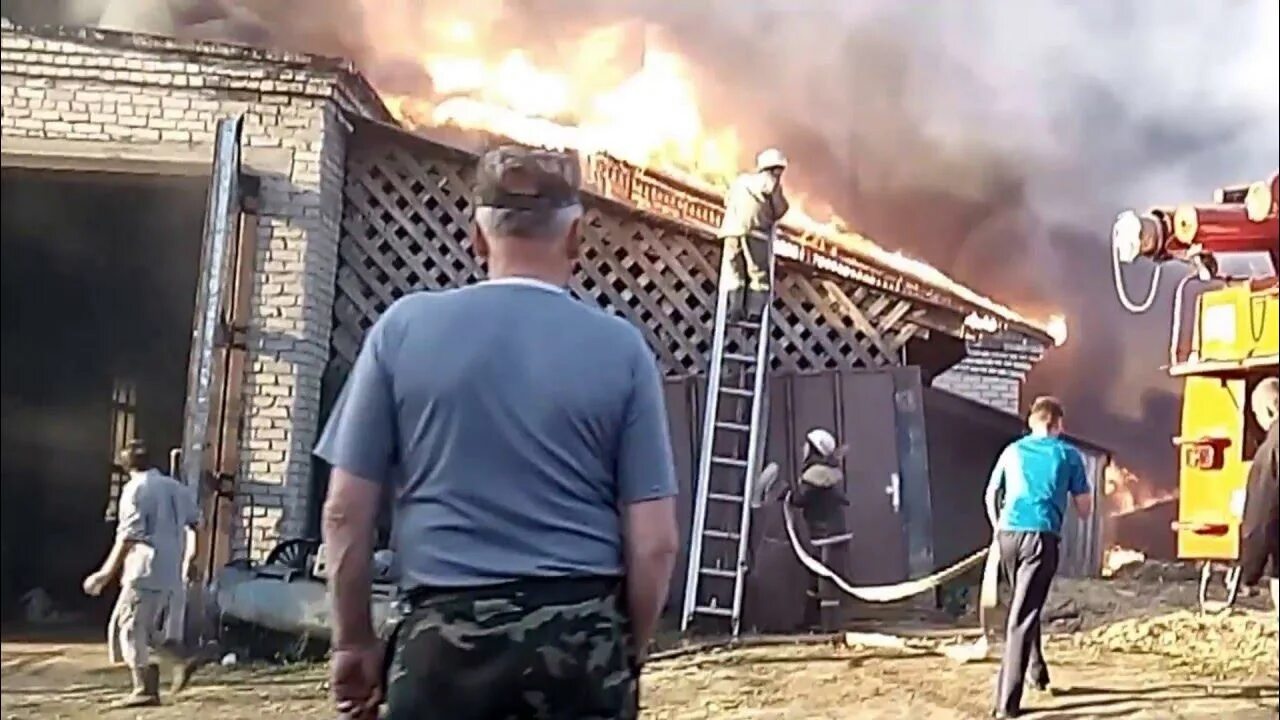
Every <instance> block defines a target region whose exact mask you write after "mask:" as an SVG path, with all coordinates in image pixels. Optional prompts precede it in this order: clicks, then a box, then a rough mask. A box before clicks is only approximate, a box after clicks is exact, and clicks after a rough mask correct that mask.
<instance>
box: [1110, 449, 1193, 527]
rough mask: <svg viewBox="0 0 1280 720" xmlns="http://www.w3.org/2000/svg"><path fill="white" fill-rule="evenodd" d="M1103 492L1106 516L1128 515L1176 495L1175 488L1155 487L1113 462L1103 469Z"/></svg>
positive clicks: (1171, 498) (1174, 497)
mask: <svg viewBox="0 0 1280 720" xmlns="http://www.w3.org/2000/svg"><path fill="white" fill-rule="evenodd" d="M1103 493H1104V495H1105V496H1106V509H1107V516H1108V517H1118V516H1121V515H1129V514H1131V513H1135V512H1139V511H1142V510H1146V509H1147V508H1149V507H1153V506H1155V505H1159V504H1160V503H1164V502H1169V501H1171V500H1174V499H1176V498H1177V497H1178V492H1177V491H1176V490H1164V489H1161V488H1157V487H1155V486H1154V485H1152V484H1151V483H1149V482H1147V481H1145V480H1143V479H1142V478H1141V477H1140V476H1138V475H1137V474H1136V473H1134V472H1133V471H1132V470H1129V469H1128V468H1126V467H1124V466H1122V465H1119V464H1117V463H1114V462H1113V463H1111V464H1110V465H1107V467H1106V469H1105V470H1104V471H1103Z"/></svg>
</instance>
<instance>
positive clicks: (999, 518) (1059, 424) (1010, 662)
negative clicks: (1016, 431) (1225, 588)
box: [986, 397, 1090, 718]
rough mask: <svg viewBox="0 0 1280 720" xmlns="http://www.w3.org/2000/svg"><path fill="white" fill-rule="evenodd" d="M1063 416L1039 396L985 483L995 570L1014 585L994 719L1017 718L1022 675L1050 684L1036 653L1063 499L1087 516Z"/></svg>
mask: <svg viewBox="0 0 1280 720" xmlns="http://www.w3.org/2000/svg"><path fill="white" fill-rule="evenodd" d="M1063 417H1064V413H1063V410H1062V403H1061V402H1059V401H1058V400H1057V399H1056V398H1052V397H1041V398H1037V399H1036V401H1035V402H1034V403H1032V405H1031V413H1030V415H1029V416H1028V418H1027V425H1028V426H1029V427H1030V429H1031V433H1030V434H1029V435H1026V436H1025V437H1023V438H1021V439H1019V440H1017V441H1015V442H1013V443H1011V444H1010V445H1009V446H1008V447H1006V448H1005V449H1004V451H1003V452H1001V453H1000V458H999V459H998V460H997V461H996V466H995V468H994V469H993V470H992V471H991V481H990V482H989V483H988V484H987V493H986V500H987V516H988V518H989V519H990V521H991V526H992V527H993V528H995V529H996V545H997V547H998V548H999V550H1000V565H1001V567H1002V568H1003V571H1004V574H1005V576H1006V577H1007V578H1008V579H1009V582H1010V584H1011V585H1012V586H1013V599H1012V600H1011V601H1010V603H1009V625H1008V629H1007V631H1006V633H1005V646H1004V657H1003V659H1002V661H1001V663H1000V675H999V679H998V681H997V683H996V685H997V687H996V706H995V711H994V713H993V716H994V717H997V718H1012V717H1017V716H1018V715H1020V714H1021V712H1022V708H1021V705H1022V690H1023V685H1024V683H1025V680H1026V677H1027V675H1028V674H1029V675H1031V681H1032V683H1033V684H1034V685H1035V686H1037V687H1038V688H1040V689H1047V688H1048V686H1049V668H1048V666H1047V665H1046V664H1045V661H1044V654H1043V651H1042V649H1041V647H1040V616H1041V613H1042V611H1043V610H1044V602H1045V599H1046V598H1047V597H1048V596H1049V586H1050V585H1051V584H1052V582H1053V575H1054V573H1055V572H1057V570H1058V545H1059V542H1060V540H1061V535H1062V519H1063V517H1064V516H1065V515H1066V509H1067V498H1070V499H1071V501H1072V503H1073V504H1074V505H1075V507H1076V512H1077V513H1079V514H1080V515H1081V516H1086V515H1088V514H1089V511H1090V495H1089V493H1090V489H1089V481H1088V478H1086V477H1085V470H1084V460H1083V459H1082V458H1081V457H1080V453H1079V451H1077V450H1076V449H1075V448H1074V447H1072V446H1071V445H1070V444H1069V443H1067V442H1066V441H1065V440H1063V439H1062V438H1061V437H1060V436H1061V434H1062V428H1063ZM1002 494H1003V500H1004V501H1003V503H1001V502H1000V498H1001V495H1002Z"/></svg>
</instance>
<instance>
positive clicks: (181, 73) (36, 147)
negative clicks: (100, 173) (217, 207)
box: [0, 24, 386, 557]
mask: <svg viewBox="0 0 1280 720" xmlns="http://www.w3.org/2000/svg"><path fill="white" fill-rule="evenodd" d="M0 63H2V67H0V70H2V78H3V82H2V85H0V88H2V92H3V97H2V101H3V104H2V107H3V112H2V113H0V125H2V128H3V138H4V161H5V165H6V167H8V166H10V165H21V166H26V167H38V166H41V165H42V164H50V165H57V166H59V167H63V168H68V169H76V168H78V167H98V166H101V165H103V164H108V165H109V164H110V163H112V162H117V161H118V159H119V158H122V157H130V158H135V159H136V162H135V163H134V166H131V167H130V168H129V170H130V171H133V172H150V173H157V174H182V175H193V176H207V174H208V172H209V167H210V161H211V158H212V155H211V152H212V143H213V134H214V129H215V125H216V123H217V121H218V120H219V119H220V118H223V117H227V116H231V115H243V116H244V135H243V145H244V156H245V158H246V169H247V171H248V172H251V173H253V174H256V175H258V176H259V177H260V181H261V194H260V201H261V206H260V209H259V217H258V218H257V223H256V227H257V237H256V248H257V254H256V258H255V264H256V269H255V277H254V283H253V285H254V287H253V299H252V304H251V306H252V310H251V313H250V329H249V337H248V342H249V354H250V357H249V360H248V369H247V371H246V377H245V378H244V383H243V393H244V396H243V400H244V408H245V414H244V418H243V424H242V432H241V437H240V466H239V467H240V470H239V476H238V478H237V490H236V494H235V497H234V508H235V513H236V516H237V518H238V520H237V522H235V523H233V528H232V535H233V538H232V540H233V545H234V547H236V548H239V550H240V551H243V550H244V549H245V548H246V547H247V546H252V549H253V554H254V555H255V556H258V557H261V556H262V555H264V554H265V553H266V552H267V551H269V550H270V548H271V546H272V545H273V544H274V543H275V542H276V541H277V540H278V539H279V538H281V537H292V536H297V535H300V534H302V533H303V532H304V531H305V527H306V521H307V517H308V509H309V505H310V504H311V502H312V500H313V499H312V497H311V482H310V474H311V472H310V466H311V452H310V450H311V446H312V444H313V441H314V438H315V435H316V432H317V426H318V423H319V412H320V392H321V389H320V386H321V378H322V376H323V373H324V370H325V366H326V364H327V362H328V357H329V352H330V349H329V348H330V330H331V324H332V319H333V309H332V308H333V277H334V272H335V267H336V265H337V253H338V226H339V221H340V214H341V202H342V177H343V173H344V164H343V159H344V154H345V147H344V135H345V133H346V132H347V128H348V125H347V123H346V121H345V119H344V118H343V116H342V115H341V113H340V111H339V109H340V108H342V109H345V110H347V111H352V112H362V113H368V114H372V115H375V116H385V112H386V111H385V109H383V108H382V106H381V104H380V102H379V101H378V100H377V98H376V96H374V95H373V94H372V91H371V90H369V89H368V87H367V85H366V84H364V83H363V80H360V79H359V78H358V76H354V75H353V74H352V72H351V71H350V69H349V68H348V67H346V66H345V65H344V64H343V63H341V62H338V61H333V60H327V59H323V58H313V57H308V56H299V55H291V54H280V53H272V52H268V51H263V50H255V49H250V48H241V47H235V46H226V45H216V44H210V43H185V42H179V41H176V40H172V39H169V38H158V37H150V36H139V35H130V34H126V33H113V32H104V31H96V30H62V29H38V30H28V29H21V28H15V27H13V26H11V25H8V24H6V25H5V27H4V29H3V58H2V60H0ZM166 158H172V159H173V162H172V163H171V164H172V167H168V166H167V165H166V162H167V161H166ZM184 159H185V160H184ZM184 162H185V164H184ZM147 163H150V166H149V167H146V168H143V169H139V165H140V164H143V165H145V164H147ZM192 233H193V239H194V240H195V241H196V242H198V241H199V228H198V227H197V228H193V229H192ZM105 399H106V398H104V400H105ZM104 482H105V480H104Z"/></svg>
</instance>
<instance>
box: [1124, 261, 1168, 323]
mask: <svg viewBox="0 0 1280 720" xmlns="http://www.w3.org/2000/svg"><path fill="white" fill-rule="evenodd" d="M1120 264H1121V262H1120V249H1119V248H1117V247H1113V248H1112V249H1111V270H1112V273H1113V278H1114V280H1115V286H1116V297H1118V298H1119V299H1120V304H1121V305H1123V306H1124V309H1125V310H1128V311H1129V312H1131V313H1133V314H1135V315H1141V314H1142V313H1145V312H1146V311H1148V310H1150V309H1151V306H1152V305H1154V304H1155V302H1156V293H1157V292H1159V291H1160V271H1161V269H1162V268H1163V266H1162V265H1156V269H1155V272H1154V273H1153V274H1152V276H1151V289H1150V290H1149V291H1147V297H1146V299H1144V300H1143V301H1142V302H1140V303H1135V302H1134V301H1133V299H1132V298H1130V297H1129V293H1128V291H1127V290H1125V287H1124V275H1123V273H1122V272H1121V270H1120Z"/></svg>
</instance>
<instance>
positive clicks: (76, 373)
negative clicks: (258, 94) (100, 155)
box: [0, 168, 208, 633]
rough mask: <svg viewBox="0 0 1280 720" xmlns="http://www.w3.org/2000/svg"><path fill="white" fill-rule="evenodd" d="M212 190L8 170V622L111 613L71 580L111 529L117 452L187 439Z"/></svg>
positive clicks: (97, 556)
mask: <svg viewBox="0 0 1280 720" xmlns="http://www.w3.org/2000/svg"><path fill="white" fill-rule="evenodd" d="M207 189H208V181H207V179H205V178H175V177H167V176H166V177H159V176H144V175H136V174H112V173H84V172H62V171H43V170H41V171H36V170H25V169H10V168H6V169H4V171H3V193H2V195H3V202H2V207H0V209H2V210H3V212H2V213H0V225H2V228H3V233H2V243H0V250H2V256H0V274H2V275H3V296H2V298H0V300H2V302H0V308H2V310H0V312H2V320H3V323H2V324H3V338H2V339H3V343H0V354H2V361H3V362H2V368H3V370H2V371H0V374H2V375H3V392H2V395H3V408H2V417H0V423H2V425H3V448H2V450H0V453H2V464H3V467H2V468H0V489H2V491H3V497H2V500H0V508H2V512H3V522H2V523H0V526H2V527H3V540H2V542H0V546H2V547H3V553H4V557H3V564H2V567H3V588H2V600H3V616H4V620H5V629H6V632H7V633H12V632H15V631H22V632H29V631H34V630H37V629H40V628H46V629H47V628H49V627H57V626H61V627H66V626H77V627H93V626H96V627H101V625H100V624H99V623H100V622H101V621H102V620H103V619H104V618H105V617H106V613H107V611H108V604H109V600H108V599H106V598H102V599H97V600H90V599H88V598H86V597H85V596H84V595H83V593H82V592H81V591H80V583H81V580H82V578H83V577H84V576H85V575H86V574H87V573H88V572H90V571H92V570H93V569H95V567H96V564H97V563H99V562H101V559H102V557H103V553H105V552H106V550H107V549H108V547H109V544H110V540H111V535H112V532H113V531H114V528H115V523H114V498H115V494H116V493H117V492H118V487H119V483H120V482H121V480H122V478H121V477H120V476H119V475H118V474H116V473H115V472H114V470H113V464H112V463H113V458H114V454H115V452H114V451H115V449H116V448H118V447H119V445H120V443H121V442H122V441H123V440H125V439H128V438H129V437H141V438H144V439H146V441H147V443H148V445H149V446H150V447H151V449H152V453H153V456H154V457H155V459H156V460H157V461H158V462H160V463H161V464H164V460H165V457H166V454H167V452H168V450H169V449H170V448H174V447H178V446H179V445H180V443H181V440H182V429H183V404H184V400H185V395H186V373H187V362H188V354H189V348H190V344H191V328H192V314H193V307H194V300H195V294H196V277H197V274H198V271H199V262H200V247H201V228H202V224H203V218H204V204H205V196H206V192H207ZM107 594H108V595H111V594H112V593H107ZM29 609H30V610H34V611H36V612H34V615H43V616H44V617H43V618H42V619H41V621H40V622H36V623H33V622H32V615H33V613H30V612H28V610H29ZM50 610H53V611H54V612H55V615H53V616H49V614H48V611H50Z"/></svg>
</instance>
